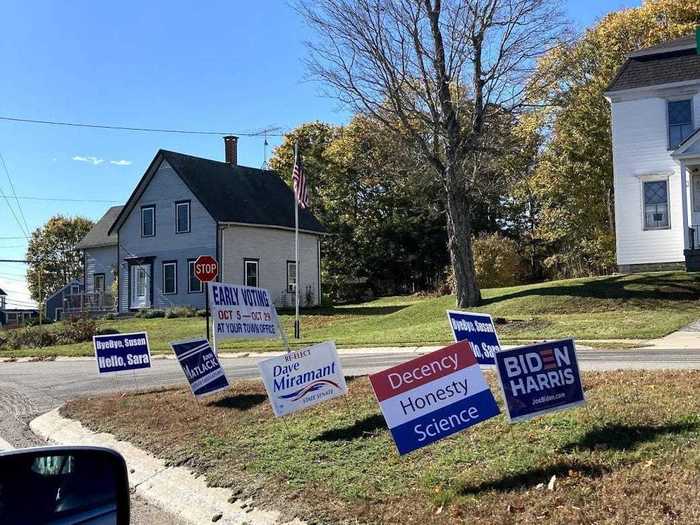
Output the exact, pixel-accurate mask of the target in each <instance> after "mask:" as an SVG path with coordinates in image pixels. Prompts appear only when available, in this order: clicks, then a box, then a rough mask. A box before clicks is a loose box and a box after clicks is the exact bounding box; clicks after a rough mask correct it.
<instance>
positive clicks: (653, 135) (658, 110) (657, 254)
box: [611, 92, 700, 268]
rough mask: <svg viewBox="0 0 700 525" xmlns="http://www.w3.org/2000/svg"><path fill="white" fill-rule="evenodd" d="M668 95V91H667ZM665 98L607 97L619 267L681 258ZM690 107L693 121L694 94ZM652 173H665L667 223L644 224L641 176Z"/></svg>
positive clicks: (699, 101) (676, 168)
mask: <svg viewBox="0 0 700 525" xmlns="http://www.w3.org/2000/svg"><path fill="white" fill-rule="evenodd" d="M667 95H668V96H669V97H673V93H671V92H669V93H668V94H667ZM664 96H666V94H665V95H664ZM666 103H667V99H666V98H662V97H660V96H647V97H644V98H636V99H633V100H619V101H615V100H613V102H612V106H611V116H612V119H611V120H612V147H613V169H614V188H615V228H616V243H617V246H616V247H617V263H618V265H619V266H620V267H621V268H626V267H632V266H633V265H649V264H658V263H677V262H681V261H683V260H684V256H683V248H684V231H683V215H682V196H681V177H680V165H679V163H678V162H676V161H675V160H674V159H672V158H671V151H670V150H669V149H668V148H669V144H668V123H667V106H666ZM693 113H694V124H695V127H697V125H698V116H699V115H700V97H699V96H698V95H695V96H694V97H693ZM653 177H659V178H661V177H668V190H669V218H670V228H669V229H659V230H645V229H644V217H643V195H642V182H643V181H644V180H645V179H647V178H653ZM688 202H689V205H690V199H689V201H688Z"/></svg>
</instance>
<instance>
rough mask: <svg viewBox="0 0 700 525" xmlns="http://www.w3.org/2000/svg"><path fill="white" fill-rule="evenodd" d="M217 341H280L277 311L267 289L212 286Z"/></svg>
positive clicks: (213, 283) (226, 285) (211, 296)
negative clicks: (243, 339) (269, 339)
mask: <svg viewBox="0 0 700 525" xmlns="http://www.w3.org/2000/svg"><path fill="white" fill-rule="evenodd" d="M209 304H210V305H211V311H212V317H213V318H214V320H213V326H214V341H219V340H222V339H242V338H246V339H250V338H252V339H267V338H275V337H280V329H279V325H278V322H277V311H276V310H275V305H274V304H273V303H272V300H271V299H270V292H268V291H267V290H265V289H264V288H254V287H252V286H241V285H238V284H228V283H217V282H211V283H209Z"/></svg>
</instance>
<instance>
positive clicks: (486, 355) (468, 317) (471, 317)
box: [447, 310, 501, 365]
mask: <svg viewBox="0 0 700 525" xmlns="http://www.w3.org/2000/svg"><path fill="white" fill-rule="evenodd" d="M447 319H448V321H449V322H450V328H452V334H453V335H454V338H455V341H467V342H468V343H469V346H470V347H471V349H472V351H473V352H474V355H475V356H476V360H477V362H478V363H479V364H480V365H494V364H496V361H495V358H494V356H495V354H496V352H498V351H499V350H500V349H501V343H500V342H499V341H498V335H497V334H496V327H495V326H494V325H493V319H492V318H491V316H490V315H488V314H476V313H472V312H459V311H457V310H447Z"/></svg>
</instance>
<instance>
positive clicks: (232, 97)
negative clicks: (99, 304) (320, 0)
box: [0, 0, 639, 305]
mask: <svg viewBox="0 0 700 525" xmlns="http://www.w3.org/2000/svg"><path fill="white" fill-rule="evenodd" d="M638 4H639V1H631V0H611V1H605V0H569V1H568V2H566V7H567V13H568V16H569V17H570V18H571V20H572V21H573V22H574V24H575V25H576V26H577V27H578V28H579V29H583V28H585V27H586V26H587V25H589V24H591V23H592V22H593V21H594V20H595V19H597V18H599V17H600V16H602V15H604V14H605V13H607V12H610V11H614V10H617V9H620V8H622V7H629V6H635V5H638ZM193 5H195V4H193V3H192V2H185V1H180V0H174V1H169V2H161V1H158V2H156V1H154V2H136V1H131V0H129V1H120V2H89V1H85V0H75V1H71V2H62V1H58V0H55V1H51V2H50V1H33V2H26V1H24V0H5V1H4V2H3V4H2V7H0V17H1V18H2V20H3V29H2V32H0V70H1V71H2V81H0V116H10V117H21V118H30V119H40V120H55V121H71V122H90V123H108V124H116V125H126V126H134V127H158V128H178V129H200V130H215V131H232V132H242V131H251V130H258V129H261V128H265V127H268V126H279V127H282V128H284V129H290V128H293V127H294V126H296V125H298V124H300V123H302V122H305V121H310V120H316V119H318V120H324V121H329V122H335V123H343V122H345V121H346V120H347V117H348V114H347V113H346V112H345V111H343V109H342V108H340V107H338V104H337V103H336V102H335V101H334V100H331V99H327V98H324V97H323V96H322V95H321V93H320V87H319V86H318V85H315V84H313V83H310V82H308V81H305V79H304V77H305V72H304V65H303V58H304V54H305V50H304V45H303V42H304V40H305V39H306V38H308V37H309V36H310V35H309V34H308V32H307V31H306V29H305V27H304V25H303V23H302V20H300V18H299V17H298V15H297V14H296V13H295V12H294V10H293V9H292V8H290V7H289V5H288V4H287V3H286V2H282V1H259V2H243V1H230V0H229V1H223V0H221V1H207V2H198V3H196V6H197V7H196V8H194V7H192V6H193ZM279 140H280V139H279V138H271V139H270V145H271V146H270V150H271V148H272V147H273V146H274V145H275V144H278V143H279ZM159 148H164V149H171V150H176V151H182V152H185V153H191V154H194V155H199V156H203V157H209V158H219V159H220V158H222V157H223V141H222V140H221V138H220V137H217V136H194V135H166V134H155V133H131V132H121V131H105V130H95V129H82V128H66V127H53V126H37V125H29V124H20V123H10V122H4V121H0V154H1V155H2V156H3V158H4V159H5V162H6V165H7V168H8V170H9V173H10V175H11V178H12V181H13V182H14V187H15V190H16V193H17V195H18V196H20V197H43V198H47V197H48V198H74V199H80V202H56V201H39V200H26V199H21V200H20V203H21V206H22V211H23V213H24V216H25V218H26V221H27V223H28V225H29V227H30V229H34V228H36V227H38V226H40V225H41V224H43V223H44V222H45V221H46V220H47V219H48V218H49V217H50V216H52V215H54V214H57V213H62V214H66V215H77V214H80V215H84V216H87V217H90V218H92V219H98V218H99V217H100V216H101V215H102V213H103V212H104V211H105V209H106V208H107V207H108V206H109V205H110V203H108V202H90V201H93V200H99V201H113V202H114V203H123V202H124V201H125V200H126V199H127V198H128V196H129V194H130V192H131V190H132V188H133V187H134V185H135V184H136V182H137V181H138V179H139V178H140V177H141V175H142V174H143V171H144V169H145V168H146V166H147V165H148V164H149V162H150V161H151V159H152V158H153V156H154V154H155V153H156V151H157V150H158V149H159ZM268 151H269V150H268ZM239 162H240V163H241V164H245V165H249V166H260V165H261V164H262V162H263V139H262V138H246V137H241V140H240V142H239ZM0 188H2V190H3V191H4V192H5V193H6V194H9V193H10V183H9V181H8V179H7V176H6V174H5V173H4V171H3V170H2V166H1V165H0ZM12 203H13V204H16V203H14V200H13V201H12ZM21 236H22V231H21V230H20V228H19V226H18V225H17V224H16V222H15V219H14V218H13V217H12V214H11V213H10V211H9V209H8V206H7V203H6V202H5V201H4V200H2V199H0V259H5V258H22V257H23V256H24V252H25V248H26V241H25V240H23V239H22V238H21ZM13 237H16V238H13ZM23 276H24V268H23V266H22V265H20V264H11V263H0V288H3V289H4V290H5V291H6V292H8V294H9V295H10V298H9V300H10V303H11V304H15V305H22V304H25V303H26V302H27V301H28V300H29V299H28V294H27V293H26V289H25V284H24V278H23Z"/></svg>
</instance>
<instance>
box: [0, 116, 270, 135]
mask: <svg viewBox="0 0 700 525" xmlns="http://www.w3.org/2000/svg"><path fill="white" fill-rule="evenodd" d="M0 120H6V121H10V122H22V123H25V124H44V125H49V126H70V127H75V128H97V129H109V130H120V131H138V132H145V133H179V134H184V135H237V136H239V137H241V136H243V137H260V136H262V135H267V136H269V137H282V136H284V135H283V134H282V133H273V132H276V131H280V130H281V128H278V127H270V128H265V129H261V130H257V131H247V132H243V131H201V130H186V129H167V128H140V127H135V126H117V125H113V124H92V123H85V122H63V121H57V120H38V119H29V118H19V117H6V116H0Z"/></svg>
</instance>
